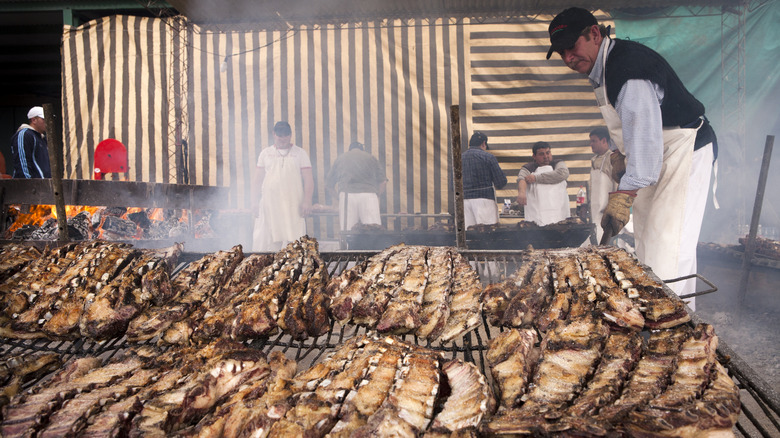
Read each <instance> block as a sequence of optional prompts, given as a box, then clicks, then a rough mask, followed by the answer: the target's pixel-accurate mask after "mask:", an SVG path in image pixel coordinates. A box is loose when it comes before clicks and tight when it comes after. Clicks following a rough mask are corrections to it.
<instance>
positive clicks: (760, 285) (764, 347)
mask: <svg viewBox="0 0 780 438" xmlns="http://www.w3.org/2000/svg"><path fill="white" fill-rule="evenodd" d="M699 273H700V274H701V275H703V276H704V277H705V278H707V279H708V280H710V281H711V282H713V283H714V284H715V285H716V286H717V287H718V291H717V292H714V293H712V294H709V295H704V296H701V297H698V298H697V301H696V314H697V315H698V316H699V317H700V318H701V319H703V320H704V321H705V322H708V323H710V324H712V325H713V326H714V327H715V333H716V334H717V335H718V336H719V337H720V339H722V340H723V341H725V342H726V343H727V344H728V346H729V347H731V349H732V350H734V352H735V353H736V354H737V355H739V356H740V357H741V358H742V359H743V360H744V361H745V362H747V364H748V365H749V366H750V367H751V368H753V370H754V371H755V372H756V373H757V374H758V375H759V376H761V378H763V379H764V380H765V381H766V383H767V384H768V385H769V386H770V388H773V389H774V390H775V391H780V337H779V336H778V335H780V269H775V268H771V267H755V266H754V267H752V268H751V270H750V277H749V281H748V287H747V289H746V292H745V293H744V300H742V305H741V306H740V299H739V297H740V291H739V289H740V287H739V284H740V278H741V260H739V259H738V258H736V257H734V256H733V255H730V254H726V253H715V252H712V251H703V250H702V249H701V247H700V250H699ZM703 288H706V286H705V285H704V284H702V283H700V284H699V290H703Z"/></svg>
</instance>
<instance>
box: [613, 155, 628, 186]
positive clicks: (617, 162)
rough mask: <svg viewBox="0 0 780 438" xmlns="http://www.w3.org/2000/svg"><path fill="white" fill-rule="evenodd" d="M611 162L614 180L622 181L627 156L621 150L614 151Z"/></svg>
mask: <svg viewBox="0 0 780 438" xmlns="http://www.w3.org/2000/svg"><path fill="white" fill-rule="evenodd" d="M609 162H610V164H612V181H615V182H616V183H618V184H619V183H620V178H623V175H624V174H625V173H626V156H625V155H623V154H621V153H620V151H612V154H610V156H609Z"/></svg>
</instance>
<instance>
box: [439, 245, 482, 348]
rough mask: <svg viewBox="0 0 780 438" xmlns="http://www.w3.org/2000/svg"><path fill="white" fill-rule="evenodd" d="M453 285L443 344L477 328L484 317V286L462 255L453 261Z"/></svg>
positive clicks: (455, 257)
mask: <svg viewBox="0 0 780 438" xmlns="http://www.w3.org/2000/svg"><path fill="white" fill-rule="evenodd" d="M452 264H453V274H452V275H453V284H452V297H451V300H450V315H449V317H448V318H447V322H446V323H445V325H444V330H443V331H442V334H441V338H440V339H441V341H442V342H449V341H451V340H453V339H455V338H456V337H459V336H462V335H464V334H465V333H468V332H470V331H471V330H474V329H475V328H477V327H478V326H479V325H480V324H481V323H482V321H481V319H480V316H481V315H482V302H481V301H480V297H481V296H482V284H481V283H480V281H479V275H478V274H477V272H476V271H474V269H473V268H472V267H471V265H469V262H468V261H467V260H466V258H465V257H463V256H462V255H460V254H457V255H456V256H454V260H453V263H452Z"/></svg>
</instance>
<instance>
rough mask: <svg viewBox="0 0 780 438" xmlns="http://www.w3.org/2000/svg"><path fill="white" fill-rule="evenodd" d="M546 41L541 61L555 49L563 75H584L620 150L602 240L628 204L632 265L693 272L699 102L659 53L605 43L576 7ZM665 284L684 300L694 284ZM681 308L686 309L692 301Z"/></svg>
mask: <svg viewBox="0 0 780 438" xmlns="http://www.w3.org/2000/svg"><path fill="white" fill-rule="evenodd" d="M549 34H550V43H551V45H550V50H549V51H548V52H547V58H548V59H549V58H550V55H551V54H552V53H553V52H557V53H558V54H559V55H560V56H561V58H562V59H563V62H564V63H565V64H566V65H567V66H568V67H569V68H571V69H572V70H574V71H577V72H579V73H582V74H585V75H588V79H589V80H590V82H591V85H593V88H594V91H595V93H596V101H597V103H598V105H599V109H600V110H601V113H602V115H603V116H604V120H605V122H606V124H607V127H608V128H609V133H610V137H611V138H612V141H613V142H614V143H615V145H616V146H617V147H618V149H619V150H620V152H621V153H622V155H620V154H613V155H614V157H615V158H617V159H615V158H613V159H612V163H613V175H614V176H615V177H616V178H615V179H616V181H617V182H618V189H617V190H616V191H613V192H611V193H610V194H609V200H608V202H607V207H606V209H605V210H604V216H603V218H602V221H601V225H602V226H603V227H604V232H605V235H607V236H609V235H615V234H617V233H618V232H619V231H620V230H621V229H622V228H623V226H625V224H626V222H628V220H629V214H630V211H631V208H632V205H633V211H634V235H635V239H636V244H637V248H636V252H637V256H638V257H639V258H640V260H641V261H642V262H644V263H645V264H647V265H648V266H650V267H651V268H652V269H653V271H654V272H655V273H656V274H657V275H658V276H659V277H661V278H662V279H669V278H675V277H678V276H682V275H687V274H692V273H695V272H696V245H697V243H698V240H699V231H700V229H701V222H702V219H703V216H704V208H705V205H706V201H707V190H708V188H709V183H710V173H711V170H712V163H713V161H714V159H715V157H716V156H717V144H716V143H715V141H716V140H715V133H714V131H713V130H712V128H711V127H710V125H709V123H708V121H707V119H706V118H705V117H704V105H702V104H701V102H699V101H698V100H696V98H695V97H694V96H693V95H692V94H691V93H690V92H689V91H688V90H687V89H686V88H685V85H683V83H682V81H681V80H680V78H679V77H677V74H676V73H675V72H674V70H673V69H672V67H671V66H670V65H669V64H668V63H667V62H666V60H665V59H664V58H663V57H661V55H659V54H658V53H656V52H655V51H653V50H652V49H650V48H648V47H646V46H643V45H642V44H639V43H636V42H633V41H626V40H620V39H615V40H613V39H611V38H610V37H609V29H608V28H606V27H604V26H603V25H599V23H598V21H597V20H596V18H595V17H594V16H593V14H591V13H590V12H589V11H587V10H585V9H581V8H569V9H566V10H565V11H563V12H561V13H560V14H558V15H557V16H556V17H555V18H554V19H553V20H552V22H551V23H550V27H549ZM624 157H625V158H624ZM623 170H625V173H622V175H621V176H619V175H620V174H621V172H622V171H623ZM618 176H619V178H618ZM671 286H672V288H673V289H674V290H675V291H676V292H677V293H678V294H687V293H688V292H692V291H693V288H695V279H692V281H688V282H685V283H681V282H677V283H673V284H672V285H671ZM689 305H690V306H691V307H692V308H693V300H691V301H690V302H689Z"/></svg>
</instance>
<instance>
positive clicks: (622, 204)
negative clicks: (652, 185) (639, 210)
mask: <svg viewBox="0 0 780 438" xmlns="http://www.w3.org/2000/svg"><path fill="white" fill-rule="evenodd" d="M634 198H636V195H635V194H633V193H631V192H626V191H617V192H610V193H609V201H608V202H607V207H606V208H605V209H604V216H602V217H601V228H603V229H604V234H605V235H609V236H616V235H617V234H618V233H619V232H620V230H622V229H623V227H625V226H626V224H627V223H628V220H629V219H630V218H631V205H632V204H633V203H634Z"/></svg>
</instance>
